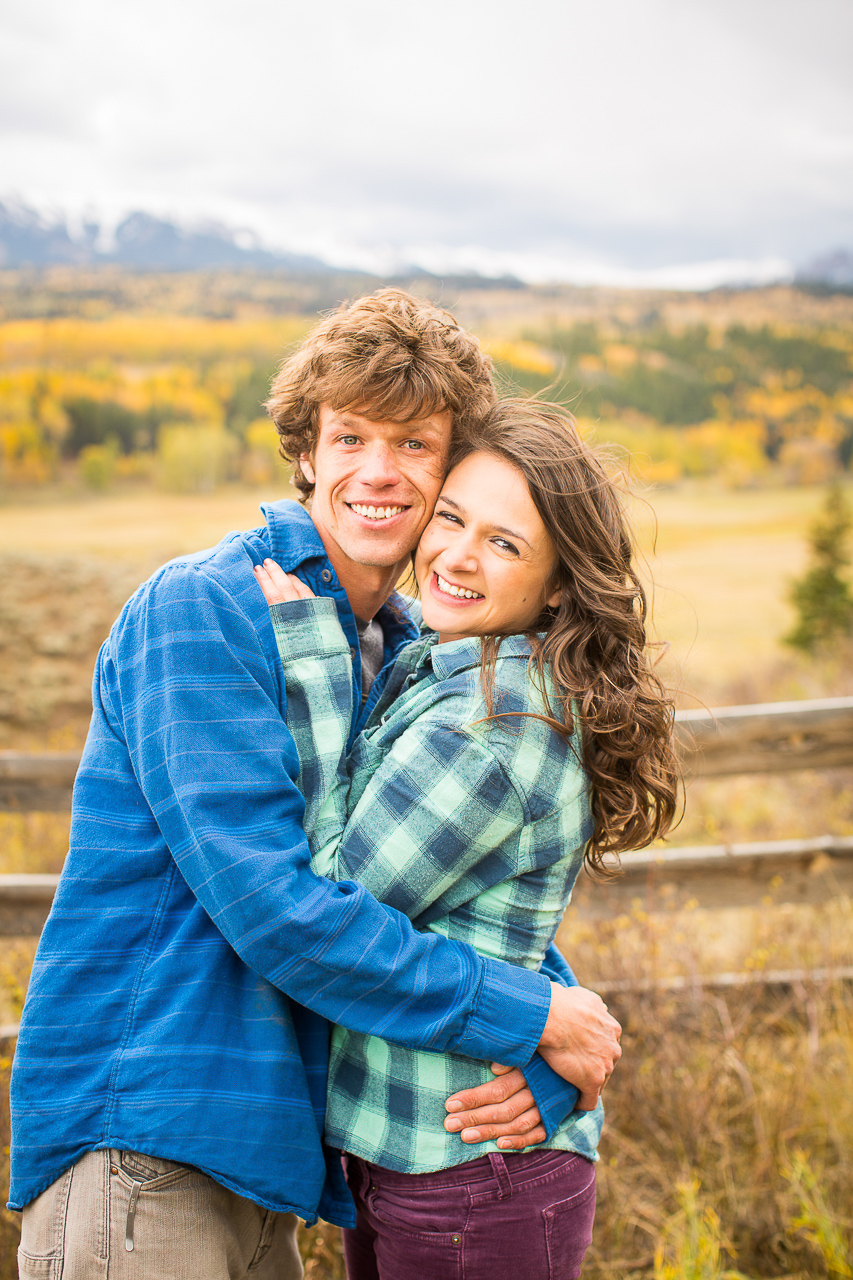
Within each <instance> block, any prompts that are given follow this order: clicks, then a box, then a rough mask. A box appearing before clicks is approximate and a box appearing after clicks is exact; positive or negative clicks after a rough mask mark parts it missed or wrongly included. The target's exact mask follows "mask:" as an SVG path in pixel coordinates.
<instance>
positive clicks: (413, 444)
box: [403, 440, 426, 453]
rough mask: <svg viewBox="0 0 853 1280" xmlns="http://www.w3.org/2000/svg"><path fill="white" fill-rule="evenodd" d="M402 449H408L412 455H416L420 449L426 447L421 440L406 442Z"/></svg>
mask: <svg viewBox="0 0 853 1280" xmlns="http://www.w3.org/2000/svg"><path fill="white" fill-rule="evenodd" d="M403 447H404V448H405V449H410V450H411V451H412V453H418V452H420V450H421V449H425V448H426V445H425V444H424V442H423V440H406V441H405V442H404V446H403Z"/></svg>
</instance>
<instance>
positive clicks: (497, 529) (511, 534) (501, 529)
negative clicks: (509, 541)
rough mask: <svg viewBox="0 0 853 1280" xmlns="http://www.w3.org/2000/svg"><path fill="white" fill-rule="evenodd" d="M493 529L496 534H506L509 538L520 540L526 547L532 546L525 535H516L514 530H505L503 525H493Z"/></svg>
mask: <svg viewBox="0 0 853 1280" xmlns="http://www.w3.org/2000/svg"><path fill="white" fill-rule="evenodd" d="M492 528H493V529H494V531H495V533H505V534H506V536H507V537H508V538H518V540H519V542H523V543H524V545H525V546H526V547H529V546H530V543H529V542H528V540H527V538H525V536H524V534H523V533H516V532H515V531H514V530H513V529H505V528H504V527H503V525H500V524H493V525H492Z"/></svg>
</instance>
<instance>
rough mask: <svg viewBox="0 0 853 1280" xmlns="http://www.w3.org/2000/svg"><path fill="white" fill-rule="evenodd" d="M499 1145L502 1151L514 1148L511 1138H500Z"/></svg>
mask: <svg viewBox="0 0 853 1280" xmlns="http://www.w3.org/2000/svg"><path fill="white" fill-rule="evenodd" d="M498 1146H499V1147H500V1149H501V1151H509V1150H510V1149H511V1148H512V1139H511V1138H498Z"/></svg>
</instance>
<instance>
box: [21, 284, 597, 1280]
mask: <svg viewBox="0 0 853 1280" xmlns="http://www.w3.org/2000/svg"><path fill="white" fill-rule="evenodd" d="M493 396H494V392H493V389H492V384H491V378H490V370H489V364H488V362H487V361H486V360H485V359H484V357H483V356H482V354H481V353H480V351H479V348H478V346H477V344H476V341H475V340H474V339H473V338H472V337H471V336H470V335H469V334H466V333H464V331H462V330H461V329H459V327H458V326H457V325H456V323H455V321H453V319H452V317H450V316H448V315H447V314H446V313H443V312H439V311H437V310H436V309H435V308H433V307H432V306H430V305H429V304H426V303H421V302H418V301H416V300H415V299H412V298H409V297H408V296H407V295H405V294H402V293H399V292H396V291H384V292H382V293H380V294H379V295H377V296H375V297H373V298H368V299H362V300H361V301H360V302H357V303H355V304H353V305H352V306H351V307H349V308H344V309H342V310H341V311H340V312H338V313H336V314H335V315H334V316H332V317H330V318H329V319H328V320H326V321H324V322H323V323H321V324H320V325H319V326H318V327H317V328H316V329H315V330H314V331H313V333H312V334H311V335H309V337H308V339H306V341H305V343H304V344H303V345H302V347H301V348H300V350H299V351H298V352H297V353H296V354H295V355H294V356H293V357H291V359H290V360H288V361H286V362H285V364H284V366H283V368H282V370H281V372H280V374H279V375H278V377H277V379H276V381H275V383H274V385H273V393H272V398H271V400H270V403H269V407H270V410H271V412H272V414H273V417H274V419H275V421H276V424H277V427H278V430H279V432H280V434H281V435H282V441H283V451H284V452H285V454H286V456H289V457H290V458H291V459H292V460H294V461H295V462H296V464H297V465H296V476H295V481H296V484H297V486H298V487H299V489H300V491H301V492H302V494H303V495H305V496H307V495H308V494H311V495H312V506H311V514H310V515H309V514H308V513H307V512H306V511H304V510H302V509H301V508H300V507H298V506H296V505H295V504H293V503H281V504H273V505H271V506H269V507H266V508H265V509H264V510H265V515H266V520H267V524H266V527H264V528H261V529H256V530H253V531H251V532H249V533H246V534H232V535H230V536H229V537H228V538H226V539H225V540H224V541H223V542H221V543H220V544H219V545H218V546H217V547H215V548H213V549H212V550H208V551H204V552H200V553H198V554H197V555H195V556H188V557H185V558H182V559H179V560H177V561H173V562H171V563H170V564H168V565H166V566H164V567H163V568H162V569H161V570H160V571H159V572H158V573H157V574H155V575H154V577H153V578H152V579H151V580H150V581H149V582H147V583H146V584H144V585H143V586H142V587H141V588H140V589H139V591H138V592H137V593H136V595H135V596H134V597H133V598H132V599H131V600H130V601H129V602H128V604H127V605H126V606H125V609H124V610H123V612H122V614H121V616H120V617H119V619H118V621H117V622H116V624H115V626H114V627H113V629H112V631H111V633H110V636H109V638H108V640H107V641H106V643H105V644H104V647H103V648H102V650H101V653H100V655H99V658H98V663H97V667H96V671H95V680H94V713H93V718H92V724H91V728H90V732H89V737H88V739H87V743H86V748H85V751H84V754H83V760H82V762H81V766H80V772H79V774H78V778H77V783H76V785H75V792H74V803H73V811H72V828H71V846H70V851H69V855H68V859H67V862H66V865H65V870H64V872H63V876H62V879H61V882H60V886H59V889H58V892H57V895H56V900H55V903H54V908H53V911H52V912H51V916H50V918H49V920H48V922H47V925H46V927H45V931H44V934H43V937H42V941H41V944H40V947H39V952H38V956H37V959H36V963H35V966H34V969H33V977H32V980H31V985H30V989H29V993H28V997H27V1004H26V1008H25V1011H24V1015H23V1019H22V1025H21V1032H20V1036H19V1040H18V1052H17V1057H16V1062H15V1069H14V1075H13V1084H12V1111H13V1149H12V1186H11V1190H10V1204H11V1206H12V1207H13V1208H24V1207H25V1206H26V1208H25V1213H24V1225H23V1236H22V1245H21V1254H20V1266H21V1274H22V1275H35V1274H38V1275H45V1274H50V1269H49V1268H50V1266H51V1265H53V1267H54V1268H55V1272H56V1274H59V1273H60V1272H61V1273H62V1275H63V1276H64V1277H66V1278H67V1277H70V1276H73V1277H74V1278H75V1280H88V1278H89V1277H94V1276H105V1275H107V1274H109V1277H110V1280H121V1278H123V1277H125V1276H129V1275H131V1274H133V1275H136V1276H145V1277H158V1280H159V1278H161V1277H162V1278H163V1280H171V1278H173V1277H174V1280H177V1278H178V1277H186V1278H187V1280H190V1278H192V1280H196V1278H198V1277H201V1278H203V1280H219V1278H220V1277H222V1278H223V1280H224V1277H226V1276H227V1277H237V1276H243V1275H247V1274H249V1273H251V1275H252V1276H256V1277H262V1276H270V1277H272V1276H275V1277H285V1278H286V1280H290V1277H297V1276H299V1275H300V1274H301V1266H300V1264H299V1260H298V1255H297V1252H296V1247H295V1238H294V1227H295V1216H294V1215H296V1214H298V1215H299V1216H301V1217H303V1218H305V1219H306V1220H308V1221H309V1222H311V1221H314V1220H315V1218H316V1216H317V1213H318V1212H319V1213H321V1214H322V1215H323V1217H325V1218H327V1219H329V1220H330V1221H333V1222H339V1223H350V1222H351V1221H352V1208H351V1203H350V1201H349V1196H348V1193H347V1191H346V1188H345V1186H344V1184H343V1180H342V1176H341V1171H340V1168H339V1164H338V1162H337V1159H336V1155H335V1154H334V1153H331V1152H329V1151H327V1150H326V1149H324V1148H323V1146H322V1142H321V1136H322V1129H323V1112H324V1102H325V1096H324V1094H325V1072H326V1061H327V1023H326V1021H325V1019H330V1020H333V1021H336V1022H340V1023H343V1024H344V1025H347V1026H349V1027H353V1028H356V1029H359V1030H367V1031H372V1032H376V1033H378V1034H380V1035H382V1036H384V1037H386V1038H388V1039H391V1040H397V1041H399V1042H401V1043H405V1044H411V1045H417V1046H419V1047H422V1048H429V1049H434V1050H436V1051H439V1052H447V1051H452V1052H457V1053H464V1054H468V1055H470V1056H473V1057H477V1058H485V1059H487V1060H496V1061H499V1062H502V1063H506V1064H509V1065H510V1066H513V1067H522V1066H523V1067H525V1071H526V1073H527V1075H528V1077H529V1082H530V1085H531V1087H532V1088H533V1089H534V1091H535V1096H536V1099H537V1102H538V1112H537V1110H536V1108H535V1107H532V1099H531V1095H530V1093H529V1092H528V1091H527V1090H526V1088H525V1086H524V1082H523V1080H522V1079H521V1078H520V1076H519V1073H518V1072H515V1073H513V1074H512V1075H511V1076H507V1077H506V1078H505V1080H504V1081H501V1080H499V1081H497V1082H496V1088H495V1090H494V1092H495V1096H497V1097H498V1098H503V1097H508V1098H509V1101H508V1102H507V1103H506V1107H507V1111H506V1113H505V1114H504V1113H502V1112H501V1111H500V1109H498V1112H497V1114H496V1113H495V1112H494V1110H493V1109H490V1108H489V1106H488V1105H486V1106H485V1109H481V1110H479V1111H478V1110H476V1108H477V1105H478V1104H483V1103H485V1104H488V1102H489V1100H490V1099H489V1089H488V1088H486V1090H485V1091H483V1090H478V1091H474V1093H475V1095H476V1096H474V1097H473V1098H466V1099H463V1100H462V1101H463V1103H464V1106H463V1110H462V1111H461V1113H460V1117H461V1118H460V1119H457V1122H456V1123H457V1125H458V1124H459V1123H462V1124H466V1125H467V1124H469V1122H470V1121H473V1126H472V1127H473V1129H474V1130H475V1132H472V1133H471V1134H470V1135H469V1134H466V1137H468V1138H472V1139H476V1138H478V1137H480V1138H483V1139H484V1138H486V1137H492V1136H495V1135H497V1134H508V1135H515V1136H513V1137H509V1138H508V1139H507V1140H508V1142H509V1145H524V1144H525V1143H529V1142H531V1141H540V1140H541V1139H542V1137H543V1136H544V1128H543V1126H541V1125H538V1121H539V1119H540V1115H539V1113H542V1119H543V1120H545V1119H547V1113H548V1111H549V1105H550V1109H551V1110H553V1111H554V1112H555V1115H554V1121H557V1120H559V1119H560V1118H562V1115H563V1114H565V1112H566V1111H568V1110H569V1109H570V1108H571V1103H572V1101H573V1100H574V1095H570V1091H569V1090H567V1089H566V1090H564V1091H563V1094H562V1103H561V1102H560V1101H559V1100H558V1097H557V1095H558V1094H559V1090H556V1089H555V1088H554V1080H555V1077H554V1076H553V1074H552V1073H550V1072H549V1069H548V1067H546V1066H545V1064H544V1063H543V1061H542V1059H541V1058H540V1057H538V1056H534V1057H532V1055H533V1053H534V1050H535V1049H536V1047H537V1045H539V1047H540V1049H541V1051H542V1054H543V1055H544V1056H546V1057H547V1058H548V1059H549V1060H550V1061H551V1063H552V1064H553V1065H554V1066H556V1067H557V1068H558V1069H559V1071H560V1073H561V1074H562V1075H564V1076H565V1077H566V1078H567V1079H572V1080H574V1081H575V1082H576V1083H577V1084H578V1085H579V1086H580V1087H581V1089H582V1091H583V1094H584V1096H583V1097H582V1104H583V1105H585V1106H593V1105H595V1103H596V1101H597V1096H598V1092H599V1090H600V1088H601V1087H602V1085H603V1083H604V1081H605V1080H606V1078H607V1076H608V1074H609V1072H610V1071H611V1070H612V1068H613V1065H614V1063H615V1061H616V1059H617V1058H618V1056H619V1047H618V1034H619V1029H618V1024H617V1023H615V1021H614V1020H613V1019H611V1018H610V1017H609V1015H608V1014H607V1013H606V1011H605V1009H604V1006H603V1004H602V1003H601V1001H600V1000H599V999H598V997H597V996H594V995H593V994H592V993H591V992H585V991H582V990H581V989H579V988H577V987H574V988H572V989H566V988H564V987H560V986H552V984H551V983H550V982H549V981H548V978H547V977H546V976H545V975H544V974H538V973H531V972H529V971H526V970H522V969H516V968H512V967H509V966H505V965H500V964H498V963H496V962H494V961H489V960H487V959H483V958H482V957H479V956H477V954H476V953H475V952H473V951H472V950H471V949H470V948H468V947H465V946H462V945H460V944H458V943H453V942H450V941H449V940H447V939H445V938H441V937H439V936H437V935H434V934H429V935H426V934H419V933H416V932H415V931H414V930H413V929H412V927H411V925H410V924H409V922H408V921H407V920H406V919H405V918H404V917H402V916H401V915H400V914H399V913H397V912H395V911H393V910H391V909H389V908H386V907H383V906H381V905H380V904H379V903H377V902H376V901H375V900H374V899H373V898H372V897H371V896H370V895H369V894H368V893H367V892H366V891H365V890H364V889H363V888H361V887H360V886H357V885H354V884H332V883H330V882H328V881H326V880H321V879H319V878H317V877H315V876H314V875H313V874H312V873H311V870H310V866H309V860H308V851H307V846H306V842H305V838H304V834H303V832H302V827H301V819H302V814H303V809H304V806H303V801H302V799H301V796H300V794H299V792H298V790H297V788H296V786H295V780H296V779H297V777H298V773H299V760H298V757H297V754H296V751H295V748H294V744H293V741H292V738H291V736H290V734H289V733H288V730H287V726H286V723H285V720H284V712H285V705H284V681H283V676H282V670H281V666H280V663H279V660H278V657H277V654H276V646H275V641H274V638H273V634H272V628H271V624H270V621H269V616H268V610H267V607H266V604H265V602H264V600H263V597H262V595H261V592H260V590H259V589H258V587H257V585H256V584H255V581H254V577H253V566H254V565H255V564H258V563H260V562H261V561H262V560H263V559H264V558H265V557H266V556H272V557H273V558H274V559H275V560H277V561H278V562H279V563H280V564H281V565H282V567H283V568H284V569H285V570H287V571H289V572H298V573H299V575H300V576H301V577H302V578H303V580H304V581H305V582H307V584H308V585H309V586H310V587H311V588H312V590H314V591H315V592H317V593H319V594H324V595H327V596H331V597H332V598H333V599H334V600H335V601H336V604H337V607H338V611H339V614H340V617H341V621H342V624H343V626H344V629H345V631H346V633H347V635H348V636H349V638H350V642H351V644H352V649H353V656H354V659H355V662H354V666H355V680H356V681H357V682H358V684H359V685H360V686H361V691H362V694H363V702H364V705H363V708H362V718H363V717H364V716H365V715H366V714H367V713H368V712H369V710H370V707H371V705H372V701H373V700H374V698H375V697H376V696H377V695H378V688H377V689H375V690H373V691H371V682H372V679H373V678H374V677H375V676H376V674H377V672H378V670H379V668H380V667H381V666H382V665H383V663H384V662H385V661H387V660H389V659H390V658H391V657H393V656H394V654H395V653H396V652H397V650H398V649H399V648H400V646H401V645H402V644H403V643H404V642H405V641H406V640H407V639H409V638H410V637H411V636H412V635H413V634H414V627H413V624H412V622H411V619H410V618H409V617H408V615H407V614H406V612H405V609H404V607H403V605H402V601H401V600H400V598H399V597H396V596H394V595H393V587H394V583H395V582H396V580H397V578H398V576H399V574H400V572H401V570H402V568H403V567H404V565H405V563H406V561H407V559H408V557H409V555H410V553H411V551H412V548H413V547H414V545H415V543H416V541H417V539H418V537H419V536H420V533H421V531H422V529H423V528H424V526H425V524H426V523H427V521H428V520H429V517H430V515H431V512H432V507H433V504H434V501H435V499H436V497H437V494H438V490H439V486H440V484H441V481H442V479H443V474H444V466H445V459H446V456H447V450H448V446H449V442H450V435H451V430H452V425H453V422H454V421H460V420H462V419H463V418H464V417H466V416H472V415H473V416H475V417H476V415H477V414H478V413H482V411H483V410H484V409H485V408H486V407H487V406H488V404H490V403H491V401H492V399H493ZM357 727H358V726H357V725H354V726H353V732H354V733H355V732H356V730H357ZM554 965H555V972H556V974H557V976H558V977H559V976H560V972H559V960H558V959H555V960H554ZM531 1057H532V1060H531ZM561 1105H562V1107H563V1111H562V1112H559V1108H560V1106H561ZM472 1106H473V1107H474V1108H475V1110H474V1111H473V1113H472V1112H471V1111H470V1110H469V1108H471V1107H472ZM557 1113H558V1114H557ZM507 1117H508V1119H507ZM480 1121H483V1122H485V1123H483V1124H480ZM501 1121H505V1123H503V1124H502V1123H501ZM439 1122H440V1119H439V1118H438V1117H437V1118H436V1123H439ZM447 1123H448V1124H449V1125H450V1124H453V1119H452V1118H451V1119H449V1120H448V1122H447ZM531 1127H532V1131H531ZM548 1127H550V1126H548ZM472 1154H473V1153H472ZM63 1268H64V1269H63Z"/></svg>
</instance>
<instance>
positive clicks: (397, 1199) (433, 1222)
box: [367, 1186, 468, 1249]
mask: <svg viewBox="0 0 853 1280" xmlns="http://www.w3.org/2000/svg"><path fill="white" fill-rule="evenodd" d="M456 1200H457V1202H456V1203H455V1204H454V1203H453V1201H452V1200H451V1199H450V1198H449V1197H448V1196H447V1195H446V1193H441V1192H438V1193H436V1194H434V1195H429V1194H424V1193H423V1192H414V1193H413V1194H412V1195H406V1194H405V1193H402V1194H401V1193H400V1192H398V1191H389V1190H387V1189H386V1188H384V1187H382V1186H378V1187H372V1188H371V1190H370V1191H369V1192H368V1194H367V1204H368V1208H369V1210H370V1212H371V1214H372V1216H373V1217H374V1218H375V1219H376V1221H377V1222H379V1223H382V1225H383V1226H385V1227H388V1228H390V1229H391V1230H392V1231H394V1232H396V1233H398V1234H400V1235H407V1236H412V1237H413V1238H416V1239H418V1240H422V1241H429V1242H430V1243H431V1244H434V1245H442V1246H448V1247H450V1248H451V1249H458V1248H459V1246H460V1244H461V1243H462V1236H463V1234H464V1231H465V1226H466V1225H467V1219H468V1197H467V1195H463V1197H462V1198H461V1203H460V1202H459V1198H456Z"/></svg>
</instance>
